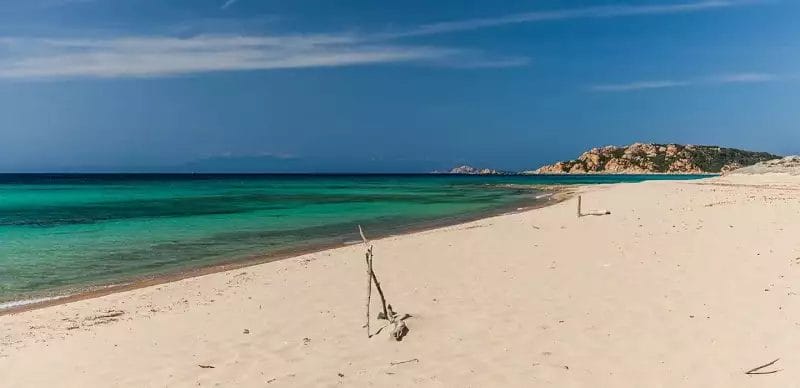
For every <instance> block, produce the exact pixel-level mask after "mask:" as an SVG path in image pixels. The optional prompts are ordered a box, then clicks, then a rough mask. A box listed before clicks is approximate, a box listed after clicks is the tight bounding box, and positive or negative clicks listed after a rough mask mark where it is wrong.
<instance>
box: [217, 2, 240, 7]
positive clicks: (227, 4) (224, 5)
mask: <svg viewBox="0 0 800 388" xmlns="http://www.w3.org/2000/svg"><path fill="white" fill-rule="evenodd" d="M238 1H239V0H226V1H225V3H224V4H222V7H219V8H220V9H228V7H230V6H232V5H234V4H236V2H238Z"/></svg>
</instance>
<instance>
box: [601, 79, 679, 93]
mask: <svg viewBox="0 0 800 388" xmlns="http://www.w3.org/2000/svg"><path fill="white" fill-rule="evenodd" d="M688 85H690V83H688V82H684V81H666V80H665V81H639V82H629V83H621V84H606V85H593V86H592V87H591V89H592V90H594V91H597V92H629V91H633V90H645V89H664V88H675V87H679V86H688Z"/></svg>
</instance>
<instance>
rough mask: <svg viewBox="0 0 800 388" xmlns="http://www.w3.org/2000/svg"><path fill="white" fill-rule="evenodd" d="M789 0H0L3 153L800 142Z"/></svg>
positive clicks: (241, 166) (82, 161)
mask: <svg viewBox="0 0 800 388" xmlns="http://www.w3.org/2000/svg"><path fill="white" fill-rule="evenodd" d="M799 14H800V2H795V1H779V0H772V1H770V0H765V1H758V0H749V1H748V0H741V1H738V0H694V1H693V0H684V1H681V2H676V1H666V0H665V1H634V0H629V1H626V2H611V1H528V2H522V1H514V2H512V1H482V2H478V1H473V2H455V1H426V0H408V1H403V2H378V1H374V0H371V1H322V0H317V1H302V0H297V1H272V0H227V1H225V0H180V1H179V0H26V1H15V0H3V1H2V2H1V4H0V171H6V172H9V171H82V170H85V171H154V170H173V171H186V170H198V171H203V170H242V171H257V170H258V171H327V172H330V171H376V172H377V171H387V172H388V171H393V172H399V171H408V172H413V171H428V170H431V169H440V168H447V167H450V166H452V165H455V164H460V163H465V162H466V163H471V164H474V165H479V166H488V167H494V168H500V169H508V170H520V169H528V168H535V167H538V166H539V165H540V164H543V163H549V162H552V161H554V160H557V159H568V158H573V157H575V156H576V155H577V154H578V153H580V152H581V151H582V150H584V149H586V148H590V147H593V146H601V145H607V144H627V143H631V142H634V141H647V142H678V143H692V144H718V145H724V146H731V147H739V148H746V149H753V150H764V151H771V152H775V153H780V154H791V153H800V128H798V127H797V123H798V121H800V109H797V101H800V66H798V63H800V43H798V39H797V37H798V36H800V23H796V20H795V19H796V15H799Z"/></svg>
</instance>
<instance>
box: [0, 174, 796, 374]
mask: <svg viewBox="0 0 800 388" xmlns="http://www.w3.org/2000/svg"><path fill="white" fill-rule="evenodd" d="M581 190H582V191H583V192H582V197H583V204H584V209H586V210H591V209H596V210H601V209H602V210H605V209H607V210H610V211H611V212H612V214H611V215H606V216H589V217H582V218H580V219H579V218H577V217H576V215H575V201H574V200H571V201H566V202H563V203H560V204H557V205H554V206H550V207H546V208H541V209H535V210H531V211H526V212H522V213H517V214H510V215H503V216H497V217H492V218H487V219H483V220H479V221H475V222H471V223H467V224H462V225H456V226H451V227H445V228H440V229H436V230H431V231H425V232H419V233H413V234H408V235H403V236H396V237H390V238H385V239H381V240H377V241H374V244H375V268H376V271H377V274H378V276H379V277H380V280H381V283H382V285H383V288H384V291H385V292H386V295H387V297H388V299H389V301H390V303H392V304H393V305H394V306H395V307H396V309H397V310H399V311H401V312H405V313H410V314H413V316H414V317H413V318H410V319H408V321H407V322H408V325H409V327H410V329H411V331H410V333H409V334H408V336H407V337H406V338H405V339H404V340H403V341H402V342H395V341H393V340H391V339H390V338H389V337H388V334H386V333H385V332H384V333H381V334H379V335H377V336H374V337H372V338H367V336H366V333H365V329H363V328H362V325H363V324H364V299H365V292H366V290H365V288H366V280H365V269H364V258H363V248H362V247H361V246H357V245H356V246H348V247H342V248H337V249H332V250H326V251H322V252H318V253H313V254H307V255H303V256H300V257H296V258H291V259H287V260H283V261H278V262H272V263H266V264H260V265H256V266H252V267H247V268H242V269H237V270H233V271H229V272H220V273H215V274H209V275H204V276H201V277H196V278H190V279H184V280H180V281H176V282H172V283H167V284H162V285H156V286H152V287H146V288H141V289H136V290H131V291H126V292H120V293H115V294H112V295H107V296H102V297H98V298H93V299H88V300H82V301H77V302H72V303H67V304H62V305H57V306H51V307H47V308H43V309H38V310H34V311H27V312H22V313H17V314H13V315H5V316H0V385H2V386H9V387H11V386H13V387H29V386H30V387H43V386H69V387H89V386H93V387H94V386H97V387H111V386H154V387H155V386H158V387H162V386H171V387H172V386H226V387H229V386H248V387H249V386H340V385H341V386H376V387H383V386H411V385H414V386H440V387H462V386H474V387H486V386H526V387H531V386H554V387H598V386H602V387H642V386H647V387H662V386H663V387H675V386H690V387H709V386H713V387H739V386H743V387H786V386H796V385H797V384H798V381H800V352H798V351H797V350H798V349H800V295H797V294H796V293H798V292H800V238H798V236H800V177H789V176H784V175H770V176H766V177H765V176H728V177H724V178H713V179H705V180H702V181H694V182H688V181H682V182H680V181H676V182H665V181H654V182H644V183H637V184H619V185H608V186H592V187H585V188H582V189H581ZM373 301H374V300H373ZM372 306H373V312H377V310H378V304H377V303H374V304H373V305H372ZM379 324H380V321H377V320H373V327H378V326H379ZM776 358H780V361H778V362H777V363H775V365H774V366H773V368H774V369H778V370H779V372H777V373H773V374H766V375H746V374H745V373H744V372H745V371H746V370H748V369H750V368H753V367H755V366H758V365H760V364H764V363H766V362H769V361H772V360H774V359H776ZM413 359H416V360H418V361H411V362H406V363H402V364H397V365H393V364H392V363H394V362H400V361H405V360H413ZM199 365H203V366H213V368H203V367H200V366H199ZM767 370H769V369H767Z"/></svg>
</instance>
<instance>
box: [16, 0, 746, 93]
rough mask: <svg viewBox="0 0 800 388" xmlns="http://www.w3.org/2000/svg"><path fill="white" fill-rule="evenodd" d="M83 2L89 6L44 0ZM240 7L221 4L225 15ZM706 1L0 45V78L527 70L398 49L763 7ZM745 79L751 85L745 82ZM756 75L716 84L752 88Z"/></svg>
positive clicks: (465, 55)
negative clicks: (489, 33) (491, 34)
mask: <svg viewBox="0 0 800 388" xmlns="http://www.w3.org/2000/svg"><path fill="white" fill-rule="evenodd" d="M48 1H59V2H64V1H69V2H85V1H92V0H48ZM237 1H238V0H226V1H225V2H224V3H223V4H222V6H221V8H222V9H227V8H228V7H230V6H232V5H233V4H234V3H236V2H237ZM761 2H762V1H760V0H705V1H695V2H687V3H678V4H675V3H673V4H664V5H614V6H600V7H584V8H572V9H564V10H555V11H542V12H529V13H519V14H512V15H506V16H502V17H497V18H482V19H467V20H460V21H449V22H441V23H435V24H427V25H421V26H417V27H412V28H409V29H406V30H404V31H399V32H393V33H373V34H360V35H356V34H349V33H338V34H337V33H333V34H289V35H278V36H263V35H255V36H253V35H251V36H233V35H214V34H211V35H200V36H193V37H189V38H174V37H169V36H127V37H126V36H121V37H109V38H101V39H66V38H52V39H47V38H25V37H5V38H2V37H0V53H2V55H0V78H6V79H18V78H39V79H42V78H44V79H46V78H74V77H157V76H171V75H179V74H191V73H203V72H216V71H243V70H269V69H285V68H307V67H332V66H351V65H366V64H382V63H429V64H433V65H438V66H449V67H457V68H505V67H516V66H525V65H526V64H528V63H529V61H530V60H529V59H528V58H526V57H519V56H516V57H515V56H512V57H497V56H490V55H487V54H486V53H484V52H482V51H479V50H474V49H464V48H454V47H437V46H431V45H421V44H416V43H415V44H403V43H402V42H400V41H402V39H403V38H406V37H418V36H425V35H433V34H443V33H450V32H457V31H466V30H474V29H480V28H488V27H494V26H501V25H507V24H516V23H528V22H538V21H548V20H566V19H580V18H613V17H623V16H635V15H658V14H675V13H689V12H699V11H706V10H712V9H722V8H730V7H738V6H744V5H749V4H755V3H761ZM748 77H749V78H748ZM756 78H757V77H754V75H752V74H751V75H748V76H744V75H739V78H730V79H727V80H719V81H717V82H723V83H724V82H752V81H753V80H755V79H756ZM688 84H692V82H691V81H648V82H636V83H631V84H620V85H598V86H596V87H594V89H596V90H598V91H627V90H638V89H654V88H667V87H678V86H687V85H688Z"/></svg>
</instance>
